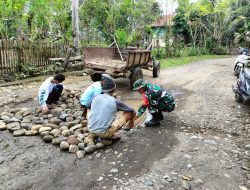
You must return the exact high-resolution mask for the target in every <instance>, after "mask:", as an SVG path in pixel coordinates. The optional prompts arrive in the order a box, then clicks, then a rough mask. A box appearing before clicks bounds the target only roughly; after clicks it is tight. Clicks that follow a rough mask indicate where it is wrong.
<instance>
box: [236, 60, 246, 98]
mask: <svg viewBox="0 0 250 190" xmlns="http://www.w3.org/2000/svg"><path fill="white" fill-rule="evenodd" d="M233 92H234V93H235V100H236V102H244V103H247V102H250V62H248V63H247V64H246V65H245V66H244V67H243V68H241V70H240V74H239V79H238V81H237V85H236V87H234V86H233Z"/></svg>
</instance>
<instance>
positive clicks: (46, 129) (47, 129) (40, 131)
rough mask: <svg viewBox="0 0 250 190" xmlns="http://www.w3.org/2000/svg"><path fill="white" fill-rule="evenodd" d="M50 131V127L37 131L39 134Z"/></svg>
mask: <svg viewBox="0 0 250 190" xmlns="http://www.w3.org/2000/svg"><path fill="white" fill-rule="evenodd" d="M51 130H52V128H51V127H41V128H40V129H39V133H42V132H44V131H51Z"/></svg>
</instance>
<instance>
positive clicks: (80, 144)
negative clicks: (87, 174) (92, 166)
mask: <svg viewBox="0 0 250 190" xmlns="http://www.w3.org/2000/svg"><path fill="white" fill-rule="evenodd" d="M80 93H81V92H79V91H76V92H71V93H67V94H64V95H63V96H62V97H61V98H60V100H59V102H58V104H56V105H51V107H50V111H49V113H47V114H44V113H42V109H41V108H36V109H35V110H34V112H32V111H30V110H29V109H28V108H15V109H12V110H8V111H5V112H2V113H1V114H0V130H6V129H7V130H9V131H10V132H11V133H12V134H13V136H14V137H18V136H34V135H40V136H41V137H42V138H43V140H44V141H45V142H46V143H52V144H54V145H56V146H59V147H60V149H61V150H63V151H68V152H70V153H75V154H76V155H77V157H78V158H79V159H80V158H83V157H84V155H85V153H92V152H94V151H95V150H97V149H100V148H102V147H104V146H105V145H104V144H110V143H102V142H93V140H92V141H91V140H89V138H88V136H89V133H88V128H87V120H86V118H84V117H83V111H82V109H81V107H80V104H79V96H80Z"/></svg>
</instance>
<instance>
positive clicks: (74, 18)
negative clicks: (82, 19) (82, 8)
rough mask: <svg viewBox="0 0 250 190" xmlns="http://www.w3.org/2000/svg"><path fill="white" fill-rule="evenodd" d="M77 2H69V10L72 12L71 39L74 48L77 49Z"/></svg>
mask: <svg viewBox="0 0 250 190" xmlns="http://www.w3.org/2000/svg"><path fill="white" fill-rule="evenodd" d="M78 7H79V2H78V0H71V10H72V37H73V44H74V48H76V49H77V48H78V45H79V17H78V13H79V8H78Z"/></svg>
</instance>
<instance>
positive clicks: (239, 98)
mask: <svg viewBox="0 0 250 190" xmlns="http://www.w3.org/2000/svg"><path fill="white" fill-rule="evenodd" d="M234 97H235V101H236V102H238V103H241V102H242V98H241V96H240V94H239V93H238V92H236V93H235V95H234Z"/></svg>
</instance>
